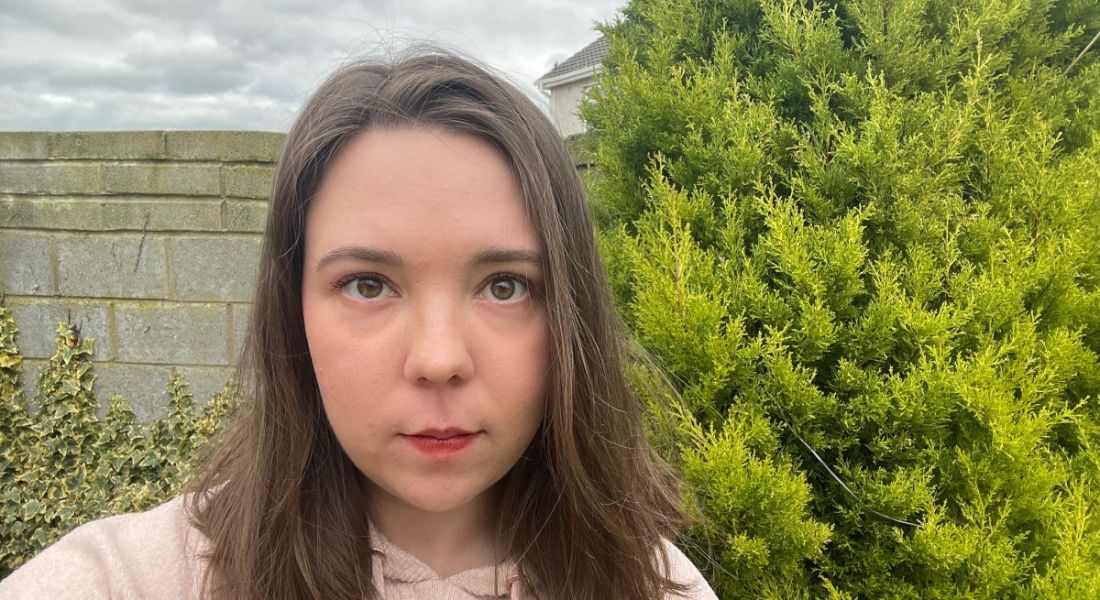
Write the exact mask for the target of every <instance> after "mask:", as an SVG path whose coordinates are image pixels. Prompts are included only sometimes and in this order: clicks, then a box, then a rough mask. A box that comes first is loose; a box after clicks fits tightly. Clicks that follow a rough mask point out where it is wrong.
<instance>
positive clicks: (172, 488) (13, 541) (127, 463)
mask: <svg viewBox="0 0 1100 600" xmlns="http://www.w3.org/2000/svg"><path fill="white" fill-rule="evenodd" d="M16 333H17V331H16V327H15V321H14V320H13V319H12V315H11V311H10V310H8V309H7V308H6V307H3V306H0V579H3V578H4V577H6V576H7V575H8V574H9V573H11V571H13V570H14V569H15V568H16V567H18V566H19V565H21V564H23V563H24V562H26V561H27V560H28V559H30V558H31V557H33V556H34V555H35V554H37V553H38V552H39V551H40V550H42V549H43V548H45V547H46V546H48V545H50V544H52V543H53V542H55V541H57V539H58V538H60V537H61V536H62V535H64V534H65V533H67V532H68V531H70V530H71V529H73V528H75V527H76V526H78V525H80V524H82V523H85V522H87V521H90V520H92V519H98V518H100V517H105V516H109V515H115V514H120V513H124V512H134V511H142V510H146V509H148V508H151V507H153V506H155V505H157V504H160V503H161V502H164V501H166V500H168V499H170V498H171V497H172V496H174V495H175V494H176V492H177V491H178V490H179V488H180V486H181V485H182V484H183V483H185V482H186V481H187V478H188V476H189V475H190V473H191V467H192V465H193V464H194V462H195V460H196V458H197V457H198V456H199V453H200V450H201V448H202V444H203V442H204V441H206V439H207V438H209V437H210V435H211V434H213V433H214V432H215V431H217V430H218V429H220V428H221V426H222V425H223V423H224V421H225V419H226V415H227V414H228V413H229V411H230V410H231V408H232V406H234V405H235V403H236V401H237V400H236V399H237V394H236V392H235V390H234V388H233V387H232V386H231V387H229V388H228V389H227V393H225V394H218V395H215V396H214V397H213V398H212V399H211V400H210V401H209V402H207V403H206V404H205V405H204V406H203V407H202V408H201V409H197V408H196V407H195V405H194V400H193V398H192V396H191V393H190V391H188V388H187V384H186V383H185V382H184V381H183V379H182V377H180V376H179V375H178V374H175V373H174V374H173V375H172V376H171V377H170V379H169V382H168V387H167V392H168V410H167V414H166V415H165V416H164V417H162V418H160V419H157V420H154V421H153V422H151V423H148V424H139V423H136V422H135V420H134V414H133V412H132V411H131V410H130V405H129V404H128V403H127V402H126V401H125V400H124V399H123V398H121V397H119V396H112V397H111V398H110V401H109V403H108V406H107V410H106V414H105V415H104V416H103V418H99V417H98V416H97V410H98V409H99V403H98V402H97V401H96V398H95V395H94V394H93V384H94V382H95V374H94V372H93V368H92V362H91V356H92V343H93V341H92V340H91V339H82V338H81V336H80V333H79V331H78V330H77V329H76V328H75V327H72V326H71V325H67V324H61V325H59V327H58V331H57V349H56V351H55V352H54V355H53V357H52V358H50V360H49V362H48V363H47V364H46V365H45V366H44V367H43V368H42V370H41V371H40V372H39V374H38V377H37V381H36V390H37V391H36V392H35V395H34V399H33V402H32V403H28V402H27V400H26V398H25V395H24V393H23V389H22V386H21V383H20V374H21V372H22V365H23V357H22V355H21V354H20V352H19V349H18V347H17V346H16ZM32 405H33V412H32V411H31V406H32Z"/></svg>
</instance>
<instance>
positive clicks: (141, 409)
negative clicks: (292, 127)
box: [0, 131, 284, 420]
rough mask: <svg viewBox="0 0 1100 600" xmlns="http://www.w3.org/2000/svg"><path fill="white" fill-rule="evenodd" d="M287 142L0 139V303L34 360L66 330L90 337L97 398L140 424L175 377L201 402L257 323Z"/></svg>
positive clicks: (269, 136)
mask: <svg viewBox="0 0 1100 600" xmlns="http://www.w3.org/2000/svg"><path fill="white" fill-rule="evenodd" d="M283 137H284V136H283V134H278V133H264V132H251V131H249V132H244V131H130V132H94V133H45V132H17V133H11V132H0V294H2V296H3V301H4V303H5V304H6V305H7V306H9V307H10V308H11V310H12V313H13V314H14V317H15V320H16V323H17V325H18V327H19V346H20V348H21V349H22V351H23V353H24V355H25V356H26V357H27V358H28V361H27V363H26V367H27V368H26V371H25V373H24V378H23V381H24V385H25V386H26V388H27V390H28V395H29V394H31V393H32V391H31V390H32V389H33V383H32V382H33V381H34V377H35V374H36V373H37V371H38V369H39V368H40V367H41V365H42V364H43V363H44V362H45V359H46V358H48V357H49V356H50V354H52V352H53V345H54V335H55V332H56V328H57V323H58V322H59V321H70V322H72V323H74V324H76V325H78V326H79V327H80V329H81V331H82V332H83V334H84V335H85V336H87V337H92V338H95V355H94V359H95V361H96V373H97V375H98V379H97V381H96V395H97V396H98V397H99V399H100V401H101V402H103V403H104V404H105V403H106V399H107V397H108V396H109V395H110V394H112V393H118V394H121V395H122V396H124V397H125V398H126V399H128V400H129V401H130V403H131V404H132V405H133V407H134V412H135V413H136V414H137V415H138V417H139V418H142V419H146V420H147V419H149V418H151V417H152V416H154V415H157V414H159V413H160V411H161V410H162V407H163V405H164V402H165V396H164V393H163V389H164V386H165V383H166V381H167V379H168V374H169V373H170V372H171V370H172V369H173V368H177V369H178V370H179V371H180V372H181V373H182V374H183V375H184V377H185V378H186V379H187V381H188V382H189V383H190V384H191V387H192V391H193V392H194V393H195V397H196V398H197V399H198V400H199V401H200V402H203V401H205V400H207V399H208V398H209V397H210V396H211V395H212V394H213V393H214V392H216V391H219V390H220V389H221V388H222V386H223V385H224V383H225V382H226V380H227V379H228V377H229V375H230V374H231V372H232V366H231V365H233V364H234V362H235V360H236V357H237V355H238V353H239V352H240V347H241V337H242V333H243V330H244V327H245V324H246V322H247V319H248V306H249V300H250V295H251V290H252V283H253V273H254V269H255V264H256V258H257V254H258V251H259V240H260V233H261V231H262V230H263V226H264V221H265V219H266V213H267V200H266V198H267V197H268V194H269V191H270V185H271V177H272V172H273V166H274V161H275V157H276V153H277V151H278V147H279V145H280V144H281V142H282V139H283Z"/></svg>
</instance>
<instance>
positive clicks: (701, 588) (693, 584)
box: [658, 538, 718, 600]
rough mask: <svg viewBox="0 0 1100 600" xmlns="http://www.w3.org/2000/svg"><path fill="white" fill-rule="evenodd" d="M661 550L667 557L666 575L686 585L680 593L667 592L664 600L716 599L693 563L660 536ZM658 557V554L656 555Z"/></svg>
mask: <svg viewBox="0 0 1100 600" xmlns="http://www.w3.org/2000/svg"><path fill="white" fill-rule="evenodd" d="M661 552H662V553H663V554H664V557H665V558H667V560H668V562H667V571H666V573H665V574H666V575H667V576H668V578H669V579H671V580H672V581H674V582H676V583H679V584H683V585H686V586H687V589H686V590H685V591H684V592H683V593H682V594H675V593H669V594H667V595H666V596H665V598H666V600H675V599H686V600H712V599H713V600H718V596H716V595H715V594H714V590H712V589H711V587H710V584H708V583H707V580H706V579H704V578H703V574H702V573H700V572H699V569H698V568H696V566H695V564H694V563H692V562H691V560H690V559H688V557H687V556H685V555H684V553H683V552H682V551H681V550H680V549H679V548H678V547H676V544H673V543H672V542H671V541H669V540H667V539H665V538H661ZM658 558H660V556H658Z"/></svg>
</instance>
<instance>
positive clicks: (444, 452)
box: [400, 427, 482, 459]
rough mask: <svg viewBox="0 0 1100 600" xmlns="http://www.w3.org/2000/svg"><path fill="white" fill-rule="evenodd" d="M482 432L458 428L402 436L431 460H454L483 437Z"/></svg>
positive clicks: (428, 430)
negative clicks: (453, 458)
mask: <svg viewBox="0 0 1100 600" xmlns="http://www.w3.org/2000/svg"><path fill="white" fill-rule="evenodd" d="M481 433H482V432H480V431H468V430H465V429H460V428H457V427H448V428H445V429H434V428H430V429H423V430H421V431H418V432H416V433H411V434H406V433H403V434H400V437H401V439H403V440H405V441H407V442H408V443H409V444H411V445H412V447H413V448H415V449H416V450H418V451H419V452H420V453H421V454H424V455H426V456H428V457H429V458H435V459H443V458H452V457H455V456H458V455H459V454H461V453H462V452H463V451H464V450H466V449H467V448H469V447H470V446H471V445H472V444H473V443H474V442H476V441H477V439H478V438H479V437H480V436H481Z"/></svg>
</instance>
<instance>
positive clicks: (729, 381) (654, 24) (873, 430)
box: [583, 0, 1100, 598]
mask: <svg viewBox="0 0 1100 600" xmlns="http://www.w3.org/2000/svg"><path fill="white" fill-rule="evenodd" d="M603 30H604V33H605V35H606V36H607V37H608V39H609V43H610V55H609V56H608V58H607V60H606V61H605V65H604V67H605V68H604V71H603V74H602V75H601V76H599V77H598V83H599V86H598V87H597V88H595V89H594V90H593V92H592V93H591V95H590V98H589V101H588V102H587V103H586V105H585V106H584V108H583V116H584V117H585V119H586V120H587V121H588V123H589V127H590V133H589V135H590V136H591V137H592V141H593V143H594V145H595V170H596V172H597V174H598V175H597V177H596V179H595V181H594V183H593V190H592V195H593V198H594V203H595V210H596V213H597V217H598V221H599V228H600V232H601V240H602V244H603V248H604V251H605V254H606V258H607V261H608V267H609V271H610V273H611V277H612V280H613V282H614V288H615V292H616V295H617V298H618V302H619V305H620V307H621V310H622V313H623V318H624V319H625V321H626V322H627V324H628V325H629V327H630V329H631V331H632V332H633V333H634V335H635V336H636V337H637V338H638V340H639V341H640V343H641V344H642V345H643V346H644V347H645V348H646V349H648V351H649V352H650V353H652V354H653V355H654V356H655V357H656V358H657V359H658V361H659V362H660V363H661V364H663V365H664V367H665V368H667V370H668V371H669V373H670V374H671V377H672V380H673V383H674V384H675V385H676V386H677V387H678V389H679V391H680V395H681V399H680V400H679V401H675V400H674V401H673V402H672V403H671V408H664V406H665V405H668V404H669V403H668V402H667V401H665V400H667V399H663V400H662V401H660V402H658V401H656V400H658V399H652V398H651V415H650V416H651V419H650V424H651V429H652V434H653V436H654V439H655V440H657V441H658V443H659V444H660V447H661V448H662V451H663V452H664V453H665V455H666V456H667V457H668V458H669V460H671V461H672V462H674V463H675V464H676V465H678V466H679V467H680V468H681V469H682V471H683V472H684V475H685V481H686V485H685V490H686V492H687V493H688V495H689V497H690V498H691V501H692V502H691V504H692V505H693V506H695V507H696V510H697V515H696V517H697V518H696V519H695V523H694V525H692V526H691V527H690V528H689V530H688V532H687V536H686V538H685V540H684V542H685V544H686V545H688V546H690V547H692V548H693V550H692V556H693V558H694V559H695V560H696V561H697V562H698V563H699V564H702V565H705V571H706V575H707V576H708V578H709V579H710V581H711V582H712V583H713V585H714V586H715V588H716V590H717V591H718V594H719V596H720V597H723V598H749V597H752V598H810V597H814V598H816V597H829V598H962V597H965V598H1096V597H1100V517H1098V515H1097V509H1098V507H1100V403H1098V400H1097V394H1098V392H1100V365H1098V358H1097V356H1098V353H1100V289H1098V285H1100V175H1098V174H1100V100H1098V97H1100V95H1098V92H1100V60H1097V55H1098V54H1100V44H1094V45H1093V46H1092V49H1091V50H1089V51H1085V49H1086V47H1087V46H1088V45H1089V43H1090V40H1091V41H1092V42H1096V37H1095V36H1096V35H1097V31H1098V30H1100V4H1098V3H1096V2H1095V1H1092V0H1088V1H1085V0H1068V1H1067V0H1011V1H1007V0H1006V1H1000V0H997V1H989V0H981V1H976V0H961V1H951V2H947V1H943V0H893V1H891V2H883V1H880V0H849V1H839V2H838V1H816V2H797V1H793V0H775V1H772V0H693V1H688V2H684V1H683V0H634V1H632V2H630V3H629V5H628V6H627V7H626V8H625V9H624V11H623V13H622V17H621V18H620V19H619V20H617V21H616V22H614V23H612V24H610V25H608V26H606V27H604V28H603ZM637 376H638V377H639V378H640V379H643V380H644V379H645V378H647V377H654V376H655V375H654V374H653V373H649V372H646V371H644V370H639V372H638V374H637ZM640 389H646V386H644V385H642V386H640Z"/></svg>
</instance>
